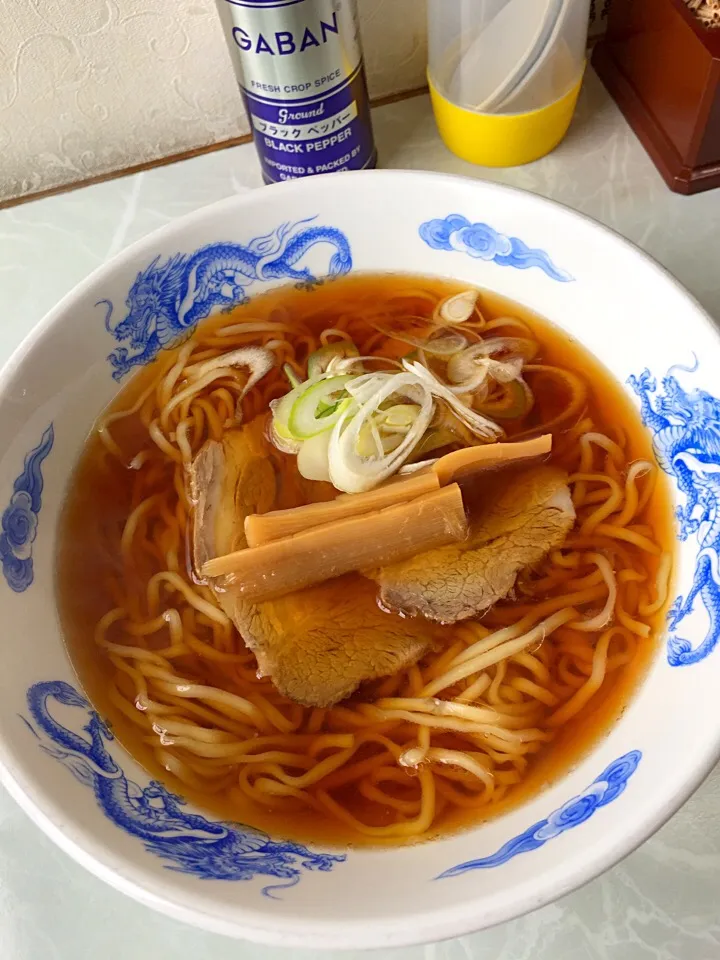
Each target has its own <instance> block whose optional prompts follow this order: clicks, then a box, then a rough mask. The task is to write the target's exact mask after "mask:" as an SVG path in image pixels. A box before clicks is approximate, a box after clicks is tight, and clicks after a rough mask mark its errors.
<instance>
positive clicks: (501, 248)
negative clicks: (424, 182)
mask: <svg viewBox="0 0 720 960" xmlns="http://www.w3.org/2000/svg"><path fill="white" fill-rule="evenodd" d="M420 236H421V238H422V239H423V240H424V241H425V243H426V244H427V245H428V246H429V247H432V248H433V250H447V251H455V252H457V253H464V254H467V256H469V257H473V258H474V259H476V260H488V261H491V262H492V263H496V264H497V265H498V266H500V267H515V269H516V270H528V269H530V267H538V268H539V269H540V270H542V271H543V273H545V274H547V276H548V277H550V279H551V280H557V281H559V282H560V283H569V282H570V281H571V280H573V279H574V278H573V277H572V276H571V275H570V274H569V273H568V272H567V271H566V270H561V269H560V268H559V267H556V266H555V264H554V263H553V262H552V260H551V259H550V257H549V256H548V254H547V253H546V252H545V251H544V250H539V249H537V248H532V247H528V245H527V244H526V243H525V242H524V241H522V240H520V239H519V238H518V237H506V236H505V234H504V233H499V232H498V231H497V230H495V229H494V228H493V227H491V226H490V225H489V224H487V223H471V222H470V221H469V220H468V219H467V217H463V216H462V215H461V214H459V213H451V214H449V215H448V216H447V217H444V218H442V219H436V220H427V221H426V222H425V223H423V224H421V225H420Z"/></svg>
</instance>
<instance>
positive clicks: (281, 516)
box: [245, 473, 440, 547]
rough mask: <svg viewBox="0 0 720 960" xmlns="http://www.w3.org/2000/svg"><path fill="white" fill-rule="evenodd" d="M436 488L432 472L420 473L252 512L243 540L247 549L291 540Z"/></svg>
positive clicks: (419, 495) (246, 522)
mask: <svg viewBox="0 0 720 960" xmlns="http://www.w3.org/2000/svg"><path fill="white" fill-rule="evenodd" d="M439 487H440V481H439V480H438V478H437V476H436V475H435V473H422V474H418V475H417V476H414V477H407V478H405V477H402V478H399V479H397V480H395V479H393V480H391V481H389V482H388V483H384V484H382V486H379V487H376V488H375V489H374V490H368V492H367V493H345V494H342V495H341V496H339V497H336V498H335V500H329V501H326V502H325V503H309V504H307V505H306V506H304V507H292V508H291V509H289V510H272V511H271V512H270V513H262V514H260V513H254V514H251V515H250V516H249V517H246V518H245V537H246V539H247V542H248V546H249V547H259V546H261V545H262V544H263V543H270V542H271V541H273V540H281V539H283V538H284V537H292V536H293V535H294V534H296V533H300V532H301V531H302V530H309V529H310V528H311V527H319V526H321V525H323V524H326V523H333V522H334V521H336V520H344V519H346V518H348V517H356V516H360V515H361V514H366V513H371V512H372V511H373V510H384V509H385V507H392V506H394V504H396V503H406V502H407V501H408V500H414V499H415V498H416V497H422V496H424V495H425V494H427V493H432V492H433V491H435V490H438V489H439Z"/></svg>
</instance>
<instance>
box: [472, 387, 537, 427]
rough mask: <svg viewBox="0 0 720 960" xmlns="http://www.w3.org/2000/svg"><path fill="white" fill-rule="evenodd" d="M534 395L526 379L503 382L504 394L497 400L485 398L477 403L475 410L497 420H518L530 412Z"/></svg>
mask: <svg viewBox="0 0 720 960" xmlns="http://www.w3.org/2000/svg"><path fill="white" fill-rule="evenodd" d="M532 406H533V395H532V392H531V390H530V387H528V385H527V384H526V383H525V381H524V380H522V379H518V380H512V381H511V382H510V383H505V384H503V396H502V397H500V398H498V399H497V400H485V401H483V402H482V403H476V404H475V410H477V411H478V413H482V414H484V415H485V416H488V417H493V418H495V419H496V420H517V418H518V417H524V416H525V414H527V413H529V412H530V410H531V409H532Z"/></svg>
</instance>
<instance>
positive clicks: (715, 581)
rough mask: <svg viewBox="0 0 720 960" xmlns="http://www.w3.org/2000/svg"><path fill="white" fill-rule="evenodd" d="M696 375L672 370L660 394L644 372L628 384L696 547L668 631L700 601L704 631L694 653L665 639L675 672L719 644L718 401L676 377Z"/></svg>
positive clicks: (685, 535)
mask: <svg viewBox="0 0 720 960" xmlns="http://www.w3.org/2000/svg"><path fill="white" fill-rule="evenodd" d="M697 369H698V362H697V358H696V359H695V363H694V365H693V366H692V367H683V366H680V365H677V364H676V365H675V366H673V367H671V368H670V369H669V370H668V372H667V375H666V376H665V377H664V378H663V380H662V389H660V390H658V385H657V381H656V379H655V378H654V377H653V376H652V374H651V373H650V371H649V370H648V369H645V370H643V372H642V373H641V374H640V375H639V376H631V377H630V378H629V379H628V383H629V385H630V386H631V387H632V389H633V390H634V391H635V393H636V394H637V395H638V397H639V398H640V413H641V416H642V419H643V422H644V423H645V425H646V426H647V427H648V428H649V429H650V430H651V431H652V434H653V446H654V448H655V455H656V456H657V459H658V462H659V464H660V466H661V467H662V469H663V470H664V471H665V473H667V474H668V475H669V476H671V477H672V478H673V479H674V480H675V482H676V484H677V487H678V490H679V492H680V493H681V494H682V495H683V496H684V497H685V503H684V505H682V506H680V507H678V509H677V511H676V517H677V520H678V525H679V531H678V535H679V538H680V540H687V539H689V538H690V537H694V538H695V539H696V541H697V545H698V555H697V561H696V564H695V574H694V577H693V583H692V587H691V588H690V590H689V592H688V595H687V596H686V597H682V596H679V597H677V598H676V600H675V602H674V603H673V605H672V606H671V608H670V611H669V613H668V626H669V629H670V630H671V631H676V630H677V628H678V627H679V626H680V624H681V623H682V621H683V620H685V618H686V617H688V616H690V614H691V613H692V611H693V607H694V605H695V601H696V600H697V598H698V597H700V599H701V601H702V603H703V606H704V607H705V611H706V613H707V616H708V620H709V626H708V631H707V634H706V636H705V639H704V640H703V641H702V643H701V644H700V645H699V646H697V647H695V648H694V649H693V646H692V644H691V643H690V641H689V640H686V639H684V638H683V637H680V636H678V635H677V634H673V635H672V636H670V637H669V639H668V644H667V659H668V662H669V663H670V665H671V666H673V667H682V666H688V665H690V664H693V663H699V661H701V660H704V659H705V657H707V656H708V654H710V653H712V651H713V650H714V649H715V647H716V646H717V643H718V639H720V555H719V551H720V509H718V508H719V507H720V400H719V399H718V398H717V397H715V396H713V395H712V394H710V393H707V392H706V391H705V390H697V389H694V390H685V389H684V388H683V387H682V386H681V384H680V381H679V380H678V378H677V376H676V373H678V372H685V373H695V372H696V371H697ZM653 400H654V403H653Z"/></svg>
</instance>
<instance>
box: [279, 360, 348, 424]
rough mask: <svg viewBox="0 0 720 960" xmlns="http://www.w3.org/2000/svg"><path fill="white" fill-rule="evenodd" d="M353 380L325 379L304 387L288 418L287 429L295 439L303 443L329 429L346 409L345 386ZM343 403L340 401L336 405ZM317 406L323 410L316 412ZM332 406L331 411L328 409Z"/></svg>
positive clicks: (342, 378) (341, 378)
mask: <svg viewBox="0 0 720 960" xmlns="http://www.w3.org/2000/svg"><path fill="white" fill-rule="evenodd" d="M352 379H353V377H352V376H351V375H350V374H346V375H345V376H342V377H327V378H325V379H323V380H318V381H317V382H316V383H313V384H311V385H310V386H307V384H306V385H305V386H306V389H305V390H304V391H303V392H302V393H301V394H300V396H299V397H297V399H296V400H295V402H294V403H293V405H292V409H291V410H290V416H289V417H288V430H289V431H290V433H291V435H292V436H293V437H294V438H295V439H296V440H307V439H309V438H310V437H314V436H315V435H316V434H318V433H323V432H324V431H325V430H330V429H331V428H332V427H333V426H334V425H335V422H336V421H337V419H338V418H339V417H340V415H341V413H342V411H343V409H345V407H346V406H347V403H344V401H345V400H346V399H347V400H349V398H347V397H346V393H345V387H346V385H347V384H348V382H349V381H350V380H352ZM338 401H343V402H338ZM320 404H322V405H323V409H322V410H320V409H319V407H320ZM330 407H334V410H333V411H332V412H330V411H329V409H328V408H330Z"/></svg>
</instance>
